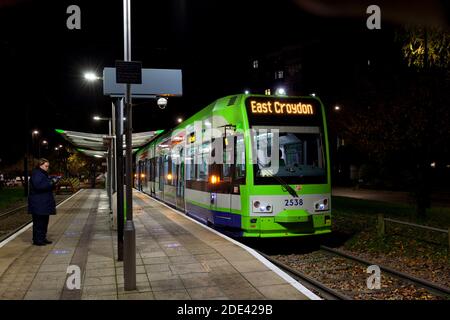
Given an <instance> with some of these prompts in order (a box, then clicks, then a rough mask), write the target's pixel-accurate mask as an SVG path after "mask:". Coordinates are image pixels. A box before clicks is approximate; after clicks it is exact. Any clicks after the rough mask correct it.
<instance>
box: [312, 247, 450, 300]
mask: <svg viewBox="0 0 450 320" xmlns="http://www.w3.org/2000/svg"><path fill="white" fill-rule="evenodd" d="M320 249H321V250H323V251H326V252H328V253H331V254H335V255H337V256H340V257H343V258H346V259H349V260H352V261H355V262H358V263H362V264H364V265H367V266H370V265H377V266H378V267H379V268H380V270H383V271H384V272H385V273H388V274H390V275H392V276H394V277H396V278H398V279H400V280H402V281H405V282H408V283H410V284H413V285H415V286H418V287H422V288H424V289H426V290H428V291H430V292H431V293H433V294H435V295H438V296H441V297H444V298H447V299H448V298H450V288H448V287H445V286H442V285H440V284H437V283H433V282H430V281H428V280H425V279H421V278H418V277H415V276H413V275H410V274H407V273H404V272H401V271H398V270H395V269H392V268H390V267H387V266H383V265H380V264H377V263H374V262H370V261H367V260H365V259H361V258H359V257H356V256H354V255H351V254H348V253H345V252H342V251H340V250H337V249H333V248H330V247H327V246H323V245H322V246H320Z"/></svg>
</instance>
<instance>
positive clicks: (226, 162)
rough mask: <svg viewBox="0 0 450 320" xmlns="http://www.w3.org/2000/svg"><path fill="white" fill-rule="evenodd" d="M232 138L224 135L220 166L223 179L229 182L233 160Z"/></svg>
mask: <svg viewBox="0 0 450 320" xmlns="http://www.w3.org/2000/svg"><path fill="white" fill-rule="evenodd" d="M232 141H233V139H232V137H226V138H224V139H223V166H222V177H223V179H224V181H229V182H231V181H230V180H231V177H232V170H231V168H232V165H233V162H234V161H233V160H234V153H233V151H234V150H233V143H232Z"/></svg>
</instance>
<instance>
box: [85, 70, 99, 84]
mask: <svg viewBox="0 0 450 320" xmlns="http://www.w3.org/2000/svg"><path fill="white" fill-rule="evenodd" d="M84 79H85V80H87V81H90V82H94V81H96V80H100V79H101V77H99V76H97V75H96V74H95V73H94V72H86V73H85V74H84Z"/></svg>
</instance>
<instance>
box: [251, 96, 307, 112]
mask: <svg viewBox="0 0 450 320" xmlns="http://www.w3.org/2000/svg"><path fill="white" fill-rule="evenodd" d="M247 104H248V106H249V111H251V113H253V114H277V115H313V114H314V108H313V106H312V104H310V103H302V102H297V103H291V102H284V101H280V100H272V101H270V100H264V99H249V100H247Z"/></svg>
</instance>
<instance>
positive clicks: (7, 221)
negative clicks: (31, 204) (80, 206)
mask: <svg viewBox="0 0 450 320" xmlns="http://www.w3.org/2000/svg"><path fill="white" fill-rule="evenodd" d="M70 196H71V195H57V196H56V205H57V206H58V205H59V204H60V203H62V202H63V201H65V200H66V199H67V198H69V197H70ZM31 222H32V219H31V215H29V214H28V206H27V205H23V206H20V207H17V208H14V209H11V210H8V211H6V212H2V213H0V243H1V242H3V241H4V240H6V239H8V238H9V237H11V236H13V235H14V234H16V233H17V232H19V231H20V230H21V229H22V228H24V227H26V226H27V225H29V224H30V223H31Z"/></svg>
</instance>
